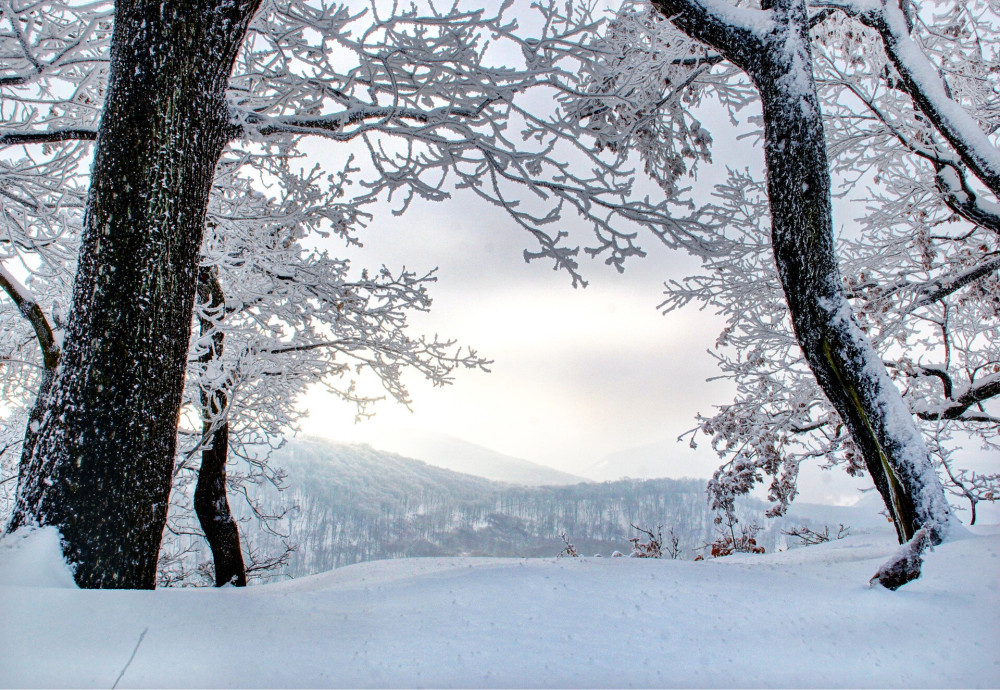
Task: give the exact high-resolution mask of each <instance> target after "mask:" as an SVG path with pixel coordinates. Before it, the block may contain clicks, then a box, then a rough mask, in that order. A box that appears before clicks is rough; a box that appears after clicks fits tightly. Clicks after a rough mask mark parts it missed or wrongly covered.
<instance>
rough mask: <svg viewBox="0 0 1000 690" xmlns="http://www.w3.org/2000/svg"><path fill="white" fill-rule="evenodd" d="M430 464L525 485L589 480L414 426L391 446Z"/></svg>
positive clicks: (574, 482)
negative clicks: (404, 437)
mask: <svg viewBox="0 0 1000 690" xmlns="http://www.w3.org/2000/svg"><path fill="white" fill-rule="evenodd" d="M389 450H393V451H395V452H398V453H402V454H403V455H406V456H407V457H411V458H416V459H418V460H423V461H424V462H426V463H427V464H429V465H434V466H435V467H443V468H445V469H448V470H452V471H454V472H463V473H465V474H472V475H475V476H477V477H485V478H486V479H492V480H493V481H497V482H507V483H509V484H521V485H523V486H552V485H562V484H578V483H580V482H585V481H587V479H585V478H584V477H578V476H576V475H572V474H568V473H566V472H560V471H559V470H554V469H552V468H551V467H545V466H544V465H539V464H537V463H533V462H529V461H527V460H522V459H520V458H515V457H511V456H510V455H504V454H503V453H499V452H497V451H495V450H491V449H489V448H484V447H483V446H479V445H476V444H475V443H470V442H469V441H464V440H462V439H460V438H456V437H454V436H449V435H448V434H441V433H437V432H432V431H425V430H422V429H414V430H412V433H410V434H409V435H408V437H407V439H406V442H405V443H404V444H397V446H396V447H393V448H390V449H389Z"/></svg>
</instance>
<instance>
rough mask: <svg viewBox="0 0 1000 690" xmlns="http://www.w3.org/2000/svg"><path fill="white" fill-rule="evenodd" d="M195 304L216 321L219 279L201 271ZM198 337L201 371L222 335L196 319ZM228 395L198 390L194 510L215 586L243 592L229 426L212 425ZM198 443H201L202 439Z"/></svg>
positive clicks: (216, 389) (218, 389)
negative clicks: (229, 477)
mask: <svg viewBox="0 0 1000 690" xmlns="http://www.w3.org/2000/svg"><path fill="white" fill-rule="evenodd" d="M198 299H199V300H200V301H201V302H202V303H204V304H205V306H206V311H207V312H208V314H209V315H210V316H211V315H215V314H218V315H219V318H221V316H222V314H223V313H224V311H225V308H226V298H225V294H223V292H222V286H221V285H220V284H219V278H218V276H217V275H216V273H215V271H214V270H212V269H210V268H204V267H203V268H202V269H201V271H200V273H199V277H198ZM199 328H200V330H201V336H202V337H203V338H204V337H206V336H208V337H210V342H211V345H210V347H209V348H208V350H206V351H205V353H204V354H202V355H201V356H200V357H199V358H198V362H199V364H201V365H202V366H203V367H205V366H208V365H209V364H211V362H212V361H213V360H217V359H219V358H221V357H222V351H223V347H224V345H225V334H224V333H223V332H222V330H221V329H219V328H218V325H217V322H216V321H213V320H212V319H211V318H205V317H204V316H202V317H200V318H199ZM228 405H229V394H228V391H227V388H226V386H225V384H219V385H216V386H213V387H203V388H202V390H201V408H202V419H203V420H204V422H203V425H204V426H203V432H202V433H203V439H210V440H209V441H208V443H207V445H206V446H205V448H204V450H202V452H201V468H200V469H199V470H198V484H197V486H196V487H195V491H194V510H195V513H196V514H197V515H198V522H200V523H201V529H202V531H203V532H204V533H205V539H206V540H207V541H208V545H209V547H211V549H212V561H213V562H214V563H215V586H216V587H222V586H223V585H227V584H232V585H235V586H237V587H246V584H247V570H246V566H245V565H244V563H243V553H242V552H241V551H240V531H239V527H238V526H237V524H236V520H234V519H233V514H232V512H231V511H230V510H229V500H228V499H227V498H226V460H227V459H228V457H229V421H228V419H225V421H221V422H220V421H218V420H219V418H220V415H222V416H223V417H224V416H225V415H226V414H227V412H226V408H227V407H228ZM203 442H204V440H203Z"/></svg>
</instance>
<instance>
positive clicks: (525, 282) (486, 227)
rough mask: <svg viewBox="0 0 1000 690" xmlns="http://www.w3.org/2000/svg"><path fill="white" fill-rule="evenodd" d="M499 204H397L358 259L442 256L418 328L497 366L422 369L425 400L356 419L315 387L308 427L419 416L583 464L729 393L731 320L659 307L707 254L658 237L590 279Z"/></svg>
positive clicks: (429, 261)
mask: <svg viewBox="0 0 1000 690" xmlns="http://www.w3.org/2000/svg"><path fill="white" fill-rule="evenodd" d="M485 206H486V205H485V204H481V203H479V202H478V201H476V200H470V199H468V198H461V197H459V198H456V199H454V200H452V201H450V202H444V203H438V204H433V205H425V206H423V207H421V208H418V209H411V210H410V211H409V212H407V214H406V215H405V216H404V217H403V218H402V219H400V218H394V217H391V216H389V214H384V216H383V217H377V218H376V220H375V222H373V223H372V227H371V228H370V229H369V230H367V231H365V232H364V239H365V243H366V248H365V250H364V251H362V252H359V253H358V254H357V259H356V260H357V261H358V262H363V261H366V260H372V259H377V260H378V261H380V262H384V263H386V264H387V265H388V266H390V267H397V268H398V267H399V266H402V265H406V266H407V267H408V268H411V269H414V270H418V271H420V270H423V269H428V268H431V267H433V266H435V265H436V266H438V267H439V271H438V275H439V279H440V280H439V283H438V284H436V285H435V286H433V288H432V295H433V297H434V305H433V308H432V312H431V313H429V314H426V315H420V318H419V319H416V320H414V331H415V332H421V333H427V334H431V333H435V332H436V333H439V334H440V335H442V336H447V337H454V338H457V339H458V340H459V341H460V342H462V343H463V344H467V345H471V346H473V347H475V348H477V349H478V350H479V351H480V353H481V354H482V355H483V356H485V357H488V358H491V359H493V360H494V362H495V363H494V365H493V367H492V373H489V374H484V373H480V372H473V371H461V372H458V375H457V376H456V380H455V383H454V384H453V385H451V386H447V387H444V388H432V387H430V386H428V385H425V384H424V383H423V382H422V381H419V380H418V379H416V378H415V377H410V378H409V379H408V381H409V383H410V386H411V393H412V397H413V401H414V404H413V412H412V413H410V412H408V411H407V410H406V409H405V408H403V407H401V406H399V405H396V404H393V403H388V402H387V403H386V404H383V405H381V409H380V410H379V413H378V415H377V417H376V418H375V419H374V420H372V421H368V422H362V423H360V424H356V425H355V424H353V423H352V420H351V408H350V407H349V406H347V405H345V404H334V403H333V402H331V401H328V400H327V399H326V397H327V396H325V395H324V394H322V393H319V392H317V393H316V394H314V395H312V396H310V398H309V400H308V401H307V405H308V408H309V409H310V410H311V417H310V420H309V421H308V422H307V423H306V424H305V425H304V427H303V430H304V431H305V432H306V433H310V434H318V435H323V436H328V437H331V438H337V439H340V440H351V441H362V442H368V443H371V445H373V446H376V447H378V446H380V445H383V446H385V445H386V443H385V442H386V439H387V438H391V440H392V441H393V445H395V446H399V445H400V443H401V442H402V443H403V445H405V435H406V433H407V427H418V428H425V429H430V430H433V431H438V432H442V433H447V434H451V435H454V436H458V437H460V438H462V439H465V440H467V441H471V442H473V443H477V444H480V445H483V446H487V447H489V448H492V449H494V450H498V451H500V452H503V453H506V454H509V455H513V456H516V457H520V458H523V459H525V460H530V461H533V462H537V463H540V464H544V465H548V466H551V467H555V468H557V469H561V470H564V471H567V472H580V471H582V470H583V469H584V468H586V467H587V466H589V465H591V464H593V463H595V462H597V461H598V460H600V459H602V458H603V457H604V456H605V455H607V454H609V453H611V452H615V451H620V450H624V449H627V448H630V447H633V446H637V445H642V444H648V443H652V442H655V441H660V440H664V439H667V438H670V439H673V438H676V437H677V435H678V434H680V433H682V432H683V431H685V430H687V429H689V428H691V427H693V426H694V423H695V422H694V415H695V414H696V413H697V412H699V411H702V412H705V413H709V412H710V411H711V409H712V405H713V404H719V403H722V402H725V399H726V394H727V390H728V386H727V384H725V383H722V382H716V383H711V384H709V383H706V382H705V379H706V378H708V377H709V376H712V375H713V374H714V373H715V369H714V364H713V362H712V359H711V357H710V356H709V355H708V354H707V353H706V352H705V350H706V349H707V348H708V347H710V346H711V345H712V344H713V342H714V340H715V337H716V335H717V333H718V331H719V330H720V326H719V325H718V320H717V319H716V318H714V317H713V316H712V315H711V314H710V313H709V312H707V311H698V310H697V308H689V309H685V310H683V311H682V312H678V313H672V314H669V315H667V316H663V315H661V314H660V313H659V312H658V311H657V309H656V306H657V304H658V303H659V302H660V301H661V293H662V289H663V282H664V280H666V279H667V278H670V277H680V276H682V275H683V274H684V272H685V270H686V269H685V266H687V267H688V268H690V269H694V268H696V266H695V264H694V260H693V259H691V258H690V257H687V256H684V255H681V254H678V253H675V252H670V251H667V250H666V249H664V248H663V247H660V246H657V245H656V243H655V240H650V241H649V242H647V243H644V246H645V248H646V249H647V251H648V252H649V256H648V257H647V258H646V259H643V260H638V261H636V262H635V263H633V264H632V266H631V267H630V268H629V269H628V270H627V271H626V273H625V274H624V275H619V274H618V273H617V272H616V271H615V270H613V269H611V268H608V267H606V266H604V265H603V264H601V263H600V262H588V263H587V264H585V275H586V277H587V278H588V279H589V280H590V286H589V287H587V288H583V289H579V288H578V289H573V288H572V287H571V281H570V279H569V276H568V275H566V274H564V273H561V272H555V271H553V270H552V269H551V266H550V265H549V264H546V263H543V262H541V261H539V262H533V263H532V264H525V262H524V259H523V257H522V251H523V249H524V247H525V246H527V243H528V242H529V241H531V238H530V237H529V236H528V235H527V234H526V233H524V232H523V231H519V230H518V229H516V228H512V227H510V224H509V222H508V221H507V220H506V218H505V217H504V216H503V215H502V214H498V213H497V212H496V211H495V210H493V209H490V208H485ZM581 235H582V233H581ZM369 257H370V258H369ZM401 436H402V437H404V438H400V437H401ZM677 452H678V453H684V454H686V458H685V460H686V462H685V464H690V462H691V461H692V460H693V459H694V458H703V460H704V462H705V470H704V474H705V475H706V476H707V475H710V474H711V471H712V469H713V468H714V466H715V454H714V453H713V452H712V451H711V450H708V449H700V452H699V453H697V454H696V453H695V451H692V450H690V449H688V448H687V445H686V444H678V446H677Z"/></svg>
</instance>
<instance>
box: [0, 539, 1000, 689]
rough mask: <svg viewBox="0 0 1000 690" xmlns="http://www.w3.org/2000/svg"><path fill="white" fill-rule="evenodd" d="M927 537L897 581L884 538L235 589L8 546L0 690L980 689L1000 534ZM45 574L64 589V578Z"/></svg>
mask: <svg viewBox="0 0 1000 690" xmlns="http://www.w3.org/2000/svg"><path fill="white" fill-rule="evenodd" d="M986 532H987V530H983V529H980V530H979V531H978V532H977V533H976V534H975V536H972V537H970V538H966V539H962V540H959V541H954V542H950V543H947V544H944V545H943V546H940V547H938V548H937V549H936V550H935V551H934V552H933V553H931V554H930V555H929V556H928V558H927V562H926V566H925V574H924V577H923V578H921V579H920V580H918V581H916V582H914V583H911V584H910V585H907V586H906V587H904V588H903V589H902V590H900V591H898V592H889V591H886V590H884V589H881V588H875V589H870V588H868V586H867V580H868V577H869V576H870V575H871V574H872V573H873V572H874V570H875V568H876V567H877V566H878V565H879V563H880V562H882V561H883V560H884V559H885V558H886V557H887V555H888V554H889V553H890V552H892V550H893V549H894V548H895V546H894V544H893V540H892V537H891V533H889V532H887V531H883V532H879V533H878V534H877V535H875V536H871V535H861V536H856V537H851V538H849V539H846V540H842V541H838V542H832V543H828V544H825V545H820V546H814V547H808V548H800V549H794V550H791V551H787V552H783V553H776V554H768V555H765V556H758V557H750V556H741V557H729V558H724V559H718V560H714V561H713V560H709V561H705V562H698V563H695V562H678V561H667V560H659V561H652V560H639V559H628V558H615V559H612V558H603V559H592V558H591V559H558V560H557V559H546V560H518V559H470V558H459V559H402V560H395V561H381V562H374V563H365V564H360V565H356V566H351V567H347V568H342V569H340V570H336V571H333V572H330V573H326V574H323V575H317V576H314V577H309V578H303V579H299V580H294V581H290V582H286V583H282V584H277V585H267V586H262V587H256V588H249V589H245V590H238V589H224V590H213V589H197V590H192V589H186V590H184V589H181V590H161V591H156V592H122V591H79V590H75V589H72V588H57V587H38V586H26V585H29V584H32V583H31V582H27V581H26V580H25V579H24V578H21V577H19V576H18V573H25V572H58V571H59V567H58V563H56V564H54V565H53V564H51V563H49V564H48V565H46V564H45V563H41V564H40V563H39V560H44V559H45V558H47V559H48V560H49V561H54V560H56V559H55V558H54V556H53V555H52V552H53V551H54V545H53V542H52V541H51V540H50V541H49V543H48V544H41V545H38V544H34V545H33V544H32V543H31V542H30V541H29V542H27V543H26V542H24V541H23V540H16V541H13V542H12V541H11V538H8V539H7V542H6V544H5V545H0V610H2V611H3V616H2V618H0V639H2V648H3V661H2V663H0V685H3V686H8V687H10V686H16V687H39V686H44V687H57V686H74V687H112V686H114V685H115V684H116V683H117V686H118V687H163V686H167V687H192V686H198V687H338V686H352V687H399V686H407V687H421V686H438V687H454V686H463V687H569V686H572V687H609V686H613V687H628V686H640V687H641V686H657V687H669V686H697V687H719V686H725V687H764V686H772V687H773V686H781V687H788V686H796V687H816V686H823V687H842V686H851V687H944V686H966V687H988V686H997V685H998V684H1000V660H998V657H997V653H996V650H997V649H998V648H1000V623H998V620H1000V619H998V617H997V616H996V615H995V614H996V612H997V611H998V610H1000V608H998V607H1000V568H998V567H997V563H998V562H1000V534H998V530H997V529H996V528H995V527H994V528H992V530H991V532H992V533H986ZM41 583H42V584H49V585H58V584H65V583H64V581H63V580H62V579H60V578H58V577H55V578H53V577H48V578H43V579H42V582H41Z"/></svg>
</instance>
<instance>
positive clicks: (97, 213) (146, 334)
mask: <svg viewBox="0 0 1000 690" xmlns="http://www.w3.org/2000/svg"><path fill="white" fill-rule="evenodd" d="M258 4H259V0H164V1H161V0H121V1H120V2H118V3H117V4H116V10H115V26H114V33H113V36H112V43H111V66H110V70H111V72H110V80H109V84H108V92H107V96H106V102H105V106H104V111H103V114H102V117H101V123H100V127H99V131H98V136H97V142H96V147H95V155H94V163H93V169H92V172H91V183H90V192H89V196H88V200H87V212H86V218H85V221H84V233H83V238H82V245H81V249H80V258H79V267H78V269H77V276H76V282H75V284H74V291H73V306H72V310H71V312H70V316H69V322H68V328H67V336H66V340H65V349H64V352H63V355H62V358H61V361H60V363H59V367H58V369H57V370H56V375H55V377H54V380H53V382H52V387H51V390H50V394H49V396H48V399H47V404H45V405H44V410H43V411H42V415H41V421H40V425H39V429H38V436H37V439H36V441H35V444H34V447H33V448H32V450H31V452H30V453H29V454H27V455H25V456H24V457H23V458H22V463H23V464H24V465H25V467H26V472H25V477H24V481H23V482H21V483H20V484H19V486H18V497H17V503H16V506H15V511H14V515H13V518H12V521H11V524H10V526H9V529H15V528H17V527H18V526H20V525H23V524H32V523H34V524H40V525H54V526H56V527H58V528H59V529H60V530H61V532H62V537H63V540H64V550H65V553H66V556H67V558H68V560H69V561H70V562H71V563H72V564H73V565H74V566H75V573H76V575H75V576H76V581H77V583H78V584H79V585H80V586H82V587H115V588H152V587H153V586H154V584H155V577H156V562H157V555H158V552H159V546H160V541H161V539H162V536H163V527H164V522H165V519H166V514H167V505H168V501H167V499H168V495H169V492H170V486H171V473H172V468H173V462H174V451H175V444H176V428H177V419H178V413H179V409H180V403H181V393H182V388H183V384H184V372H185V368H186V365H187V351H188V340H189V337H190V331H191V312H192V308H193V305H194V296H195V289H196V282H197V270H198V258H199V248H200V245H201V239H202V232H203V228H204V226H205V215H206V208H207V203H208V195H209V191H210V189H211V185H212V178H213V174H214V170H215V166H216V163H217V162H218V159H219V156H220V154H221V152H222V148H223V146H224V144H225V142H226V140H227V138H228V134H227V126H228V109H227V106H226V100H225V90H226V85H227V80H228V76H229V74H230V72H231V70H232V65H233V61H234V60H235V56H236V53H237V50H238V48H239V46H240V44H241V42H242V40H243V37H244V35H245V33H246V29H247V25H248V23H249V21H250V18H251V17H252V16H253V13H254V12H255V11H256V9H257V6H258Z"/></svg>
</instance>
